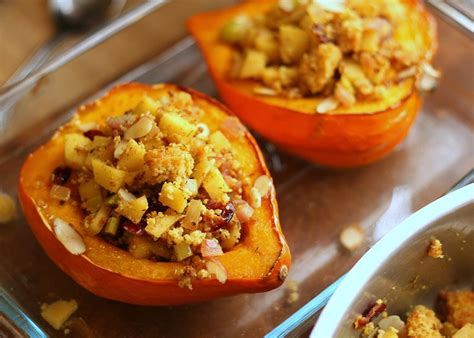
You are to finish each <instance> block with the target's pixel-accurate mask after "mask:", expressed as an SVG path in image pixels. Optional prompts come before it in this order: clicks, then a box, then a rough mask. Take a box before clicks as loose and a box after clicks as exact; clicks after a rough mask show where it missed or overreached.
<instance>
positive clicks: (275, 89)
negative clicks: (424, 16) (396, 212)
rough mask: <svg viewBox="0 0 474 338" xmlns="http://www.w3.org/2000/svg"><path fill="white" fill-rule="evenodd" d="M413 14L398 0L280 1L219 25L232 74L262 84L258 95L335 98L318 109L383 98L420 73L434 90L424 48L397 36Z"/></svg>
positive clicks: (330, 108) (319, 110) (324, 110)
mask: <svg viewBox="0 0 474 338" xmlns="http://www.w3.org/2000/svg"><path fill="white" fill-rule="evenodd" d="M409 11H410V9H409V8H408V7H407V6H404V4H403V2H402V1H400V0H379V1H371V2H370V3H369V2H366V1H361V0H347V1H333V0H294V1H293V0H280V1H279V2H278V3H277V4H276V5H275V6H274V7H272V8H271V9H270V10H268V11H267V12H266V13H264V14H263V15H256V16H255V15H254V16H248V15H239V16H236V17H234V18H233V19H231V20H230V21H228V22H227V23H226V24H225V25H224V26H223V27H222V30H221V39H222V40H223V41H224V42H225V43H228V44H231V45H233V46H235V57H234V62H233V67H232V68H231V74H230V76H231V77H232V78H235V79H241V80H248V79H252V80H257V81H260V82H261V84H262V86H263V87H256V88H255V93H256V94H259V95H270V96H275V95H279V96H286V97H289V98H295V97H308V96H323V97H328V98H330V99H332V101H331V102H332V103H331V104H330V105H329V104H325V107H326V106H327V107H326V108H324V109H323V108H322V107H321V109H317V111H318V112H326V111H329V110H333V109H335V108H337V107H338V106H339V105H341V106H345V107H348V106H352V105H354V104H355V103H356V102H357V101H367V100H372V101H373V100H380V99H383V98H384V97H385V95H387V89H388V88H389V87H391V86H393V85H395V84H397V83H398V82H400V81H402V80H404V79H407V78H411V77H415V76H417V75H418V74H421V73H423V74H428V75H429V77H430V79H431V81H428V80H424V81H423V83H424V84H430V85H431V86H430V88H426V89H432V87H433V86H434V82H435V78H436V77H439V73H438V72H437V71H435V70H434V69H433V68H432V67H431V66H430V65H429V64H427V63H425V61H424V59H425V56H426V53H427V51H426V50H423V48H419V46H418V45H417V44H416V43H414V42H413V41H401V40H400V39H397V36H399V35H400V34H404V32H405V31H406V30H407V29H409V28H407V27H406V25H405V24H404V19H405V18H406V17H409V16H410V12H409ZM405 22H406V21H405ZM425 77H426V76H425ZM425 87H426V86H425ZM323 102H324V101H323ZM321 104H322V103H321Z"/></svg>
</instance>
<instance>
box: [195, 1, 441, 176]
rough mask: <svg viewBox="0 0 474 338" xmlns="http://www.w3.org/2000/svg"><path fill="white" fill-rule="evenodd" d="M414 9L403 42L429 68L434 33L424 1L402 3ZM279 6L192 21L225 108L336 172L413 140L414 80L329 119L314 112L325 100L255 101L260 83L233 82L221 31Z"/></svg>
mask: <svg viewBox="0 0 474 338" xmlns="http://www.w3.org/2000/svg"><path fill="white" fill-rule="evenodd" d="M402 2H403V4H404V5H405V6H407V7H409V8H410V11H409V13H410V14H409V17H408V18H406V22H404V29H403V30H400V32H399V33H398V34H397V37H396V38H397V39H399V40H403V39H409V40H411V42H412V43H415V44H417V48H419V49H420V50H424V51H426V54H425V61H427V62H429V61H430V60H431V58H432V55H433V54H434V52H435V49H436V27H435V22H434V20H433V18H432V17H431V16H430V14H429V13H428V12H427V11H426V9H425V8H424V7H423V5H422V3H421V1H416V0H405V1H404V0H402ZM275 3H276V1H274V0H269V1H246V2H244V3H242V4H239V5H236V6H234V7H231V8H227V9H224V10H219V11H214V12H208V13H201V14H198V15H196V16H194V17H192V18H191V19H190V20H189V21H188V28H189V30H190V32H191V34H192V35H193V36H194V38H195V39H196V41H197V43H198V45H199V47H200V49H201V51H202V53H203V55H204V57H205V60H206V63H207V66H208V68H209V71H210V73H211V75H212V78H213V80H214V83H215V85H216V87H217V89H218V92H219V94H220V96H221V97H222V99H223V101H224V102H225V103H226V104H227V105H228V106H229V107H230V108H231V109H232V111H233V112H234V113H235V114H236V115H238V116H239V117H240V119H241V120H242V121H243V122H244V123H245V124H247V125H248V126H249V127H251V128H252V129H254V130H255V131H257V132H258V133H260V134H261V135H263V136H264V137H266V138H267V139H269V140H270V141H272V142H274V143H276V144H277V145H279V146H280V147H281V148H283V149H285V150H287V151H288V152H290V153H294V154H296V155H299V156H301V157H303V158H306V159H308V160H310V161H314V162H316V163H319V164H323V165H326V166H333V167H353V166H360V165H364V164H368V163H371V162H374V161H376V160H378V159H380V158H382V157H383V156H385V155H386V154H388V153H389V152H390V151H391V150H393V148H394V147H395V146H396V145H397V144H399V143H400V142H401V141H402V140H403V139H404V138H405V136H406V135H407V133H408V130H409V128H410V126H411V125H412V123H413V121H414V119H415V117H416V115H417V112H418V111H419V109H420V106H421V98H420V95H419V93H418V92H417V90H416V88H415V81H414V79H407V80H404V81H402V82H401V83H399V84H398V85H396V86H394V87H393V88H391V89H389V94H388V95H387V98H386V99H384V100H383V101H376V102H359V103H357V104H355V105H354V106H352V107H350V108H338V109H336V110H334V111H332V112H331V113H330V114H328V113H326V114H318V113H316V106H317V105H318V103H319V102H321V100H322V98H321V97H310V98H301V99H287V98H282V97H269V96H263V95H257V94H255V92H254V89H255V88H256V87H260V86H261V84H260V83H259V82H257V81H253V80H245V81H244V80H235V79H230V78H229V76H228V74H229V69H230V67H232V60H233V58H232V54H233V47H232V46H230V45H228V44H226V43H224V42H222V41H221V40H220V31H221V29H222V27H223V26H224V25H225V23H226V22H228V21H229V20H231V19H232V18H233V17H235V16H236V15H242V14H244V15H249V16H253V15H257V14H262V13H264V12H266V11H267V10H268V9H269V8H270V7H271V6H273V5H274V4H275Z"/></svg>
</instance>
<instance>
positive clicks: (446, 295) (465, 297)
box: [440, 291, 474, 328]
mask: <svg viewBox="0 0 474 338" xmlns="http://www.w3.org/2000/svg"><path fill="white" fill-rule="evenodd" d="M440 298H441V299H442V300H444V302H445V303H444V306H445V310H446V314H447V321H448V322H450V323H452V324H453V325H454V326H455V327H457V328H461V327H463V326H464V325H466V324H474V292H473V291H444V292H441V293H440Z"/></svg>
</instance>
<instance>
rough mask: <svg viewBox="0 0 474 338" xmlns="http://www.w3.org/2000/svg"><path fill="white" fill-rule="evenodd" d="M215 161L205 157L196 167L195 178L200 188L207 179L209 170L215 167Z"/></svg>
mask: <svg viewBox="0 0 474 338" xmlns="http://www.w3.org/2000/svg"><path fill="white" fill-rule="evenodd" d="M215 162H216V161H215V160H214V159H209V158H208V157H207V156H203V157H202V158H201V160H200V161H199V162H198V164H197V165H196V166H195V167H194V173H193V177H194V178H195V179H196V181H197V184H198V187H200V186H201V184H202V182H203V181H204V179H205V178H206V176H207V174H208V173H209V170H211V168H212V167H213V166H214V165H215Z"/></svg>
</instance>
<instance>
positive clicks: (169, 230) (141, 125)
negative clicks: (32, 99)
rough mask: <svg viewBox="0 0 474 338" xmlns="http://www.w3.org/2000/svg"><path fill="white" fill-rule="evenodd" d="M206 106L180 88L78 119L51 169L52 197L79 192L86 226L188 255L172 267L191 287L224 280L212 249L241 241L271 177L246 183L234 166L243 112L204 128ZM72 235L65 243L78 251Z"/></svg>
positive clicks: (139, 246)
mask: <svg viewBox="0 0 474 338" xmlns="http://www.w3.org/2000/svg"><path fill="white" fill-rule="evenodd" d="M203 114H204V112H203V111H202V109H201V108H200V107H199V106H198V105H196V104H195V103H194V102H193V98H192V96H191V95H190V94H188V93H187V92H184V91H182V92H178V93H168V94H167V95H164V96H162V97H160V98H158V99H153V98H151V97H144V98H143V100H142V101H141V102H140V103H139V104H138V105H137V106H136V107H135V108H134V109H133V110H131V111H127V112H124V113H123V114H122V115H118V116H114V117H110V118H108V119H106V120H105V121H103V123H100V124H94V125H93V126H92V127H93V128H94V129H88V128H85V127H84V126H82V127H83V128H80V127H81V124H80V123H76V125H77V124H78V125H79V127H76V128H75V129H77V131H74V132H71V133H69V134H67V135H66V136H65V145H64V155H65V161H66V166H61V167H58V168H56V169H55V170H54V172H53V173H52V176H51V180H52V182H51V184H52V187H51V192H50V195H51V197H53V198H55V199H57V200H59V202H60V203H66V202H68V201H69V200H70V199H73V197H74V196H77V198H76V200H79V201H80V203H81V205H80V206H81V208H82V209H83V210H84V212H85V215H86V216H85V218H84V221H83V226H84V229H85V231H86V232H87V233H88V234H89V235H94V236H95V235H97V236H101V237H102V238H103V239H104V240H106V241H107V242H109V243H111V244H113V245H115V246H117V247H119V248H122V249H124V250H128V251H129V252H130V254H132V255H133V256H135V257H136V258H139V259H150V260H153V261H165V262H176V261H178V262H183V263H185V264H184V268H183V269H178V271H176V275H177V276H178V277H179V278H180V282H179V284H180V285H181V286H183V287H188V288H192V281H193V280H194V279H196V278H209V277H211V276H215V277H216V278H217V279H218V280H219V281H220V282H222V283H224V282H225V281H226V278H227V274H226V271H225V267H224V266H223V265H222V264H221V263H220V262H219V258H218V257H219V256H221V255H223V254H224V253H225V252H226V251H229V250H232V248H234V247H235V245H237V244H238V243H239V241H240V239H241V235H242V234H241V229H242V224H243V223H246V222H248V221H249V220H251V219H252V215H253V212H254V209H256V208H259V207H260V206H261V204H262V199H265V198H267V197H268V195H269V191H270V189H271V187H272V182H271V179H270V178H269V177H267V176H261V177H259V178H257V180H256V181H255V184H254V186H249V183H248V182H249V181H248V179H247V178H245V177H243V174H242V173H241V170H240V162H239V161H238V160H237V159H236V158H235V157H234V155H233V150H232V145H231V142H230V141H229V138H230V137H233V133H234V134H235V130H236V128H237V127H238V128H240V129H239V130H241V129H242V128H243V127H242V126H241V125H240V122H238V121H237V120H236V119H235V118H229V121H224V122H223V123H222V125H221V126H220V128H219V129H217V130H210V128H209V127H208V126H207V125H206V124H204V123H200V120H201V119H202V116H203ZM230 120H231V121H230ZM87 126H88V125H87ZM230 127H232V128H233V129H232V130H229V128H230ZM84 129H88V130H86V131H83V130H84ZM244 191H249V192H250V193H244ZM247 195H248V196H247ZM54 223H55V226H56V228H58V229H59V230H61V229H62V230H64V231H67V233H68V234H69V233H70V232H71V231H72V230H71V229H69V228H67V227H65V226H64V224H65V222H64V221H62V220H60V219H56V220H55V222H54ZM56 228H55V229H56ZM64 231H63V232H64ZM70 237H71V236H68V241H64V242H65V243H67V244H68V246H67V247H68V249H71V250H70V252H73V253H74V252H77V253H78V254H80V253H81V251H78V250H75V249H76V247H77V246H78V245H79V244H81V243H76V242H77V241H76V242H74V243H70V242H71V241H70V240H69V239H70ZM73 249H74V250H73Z"/></svg>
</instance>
